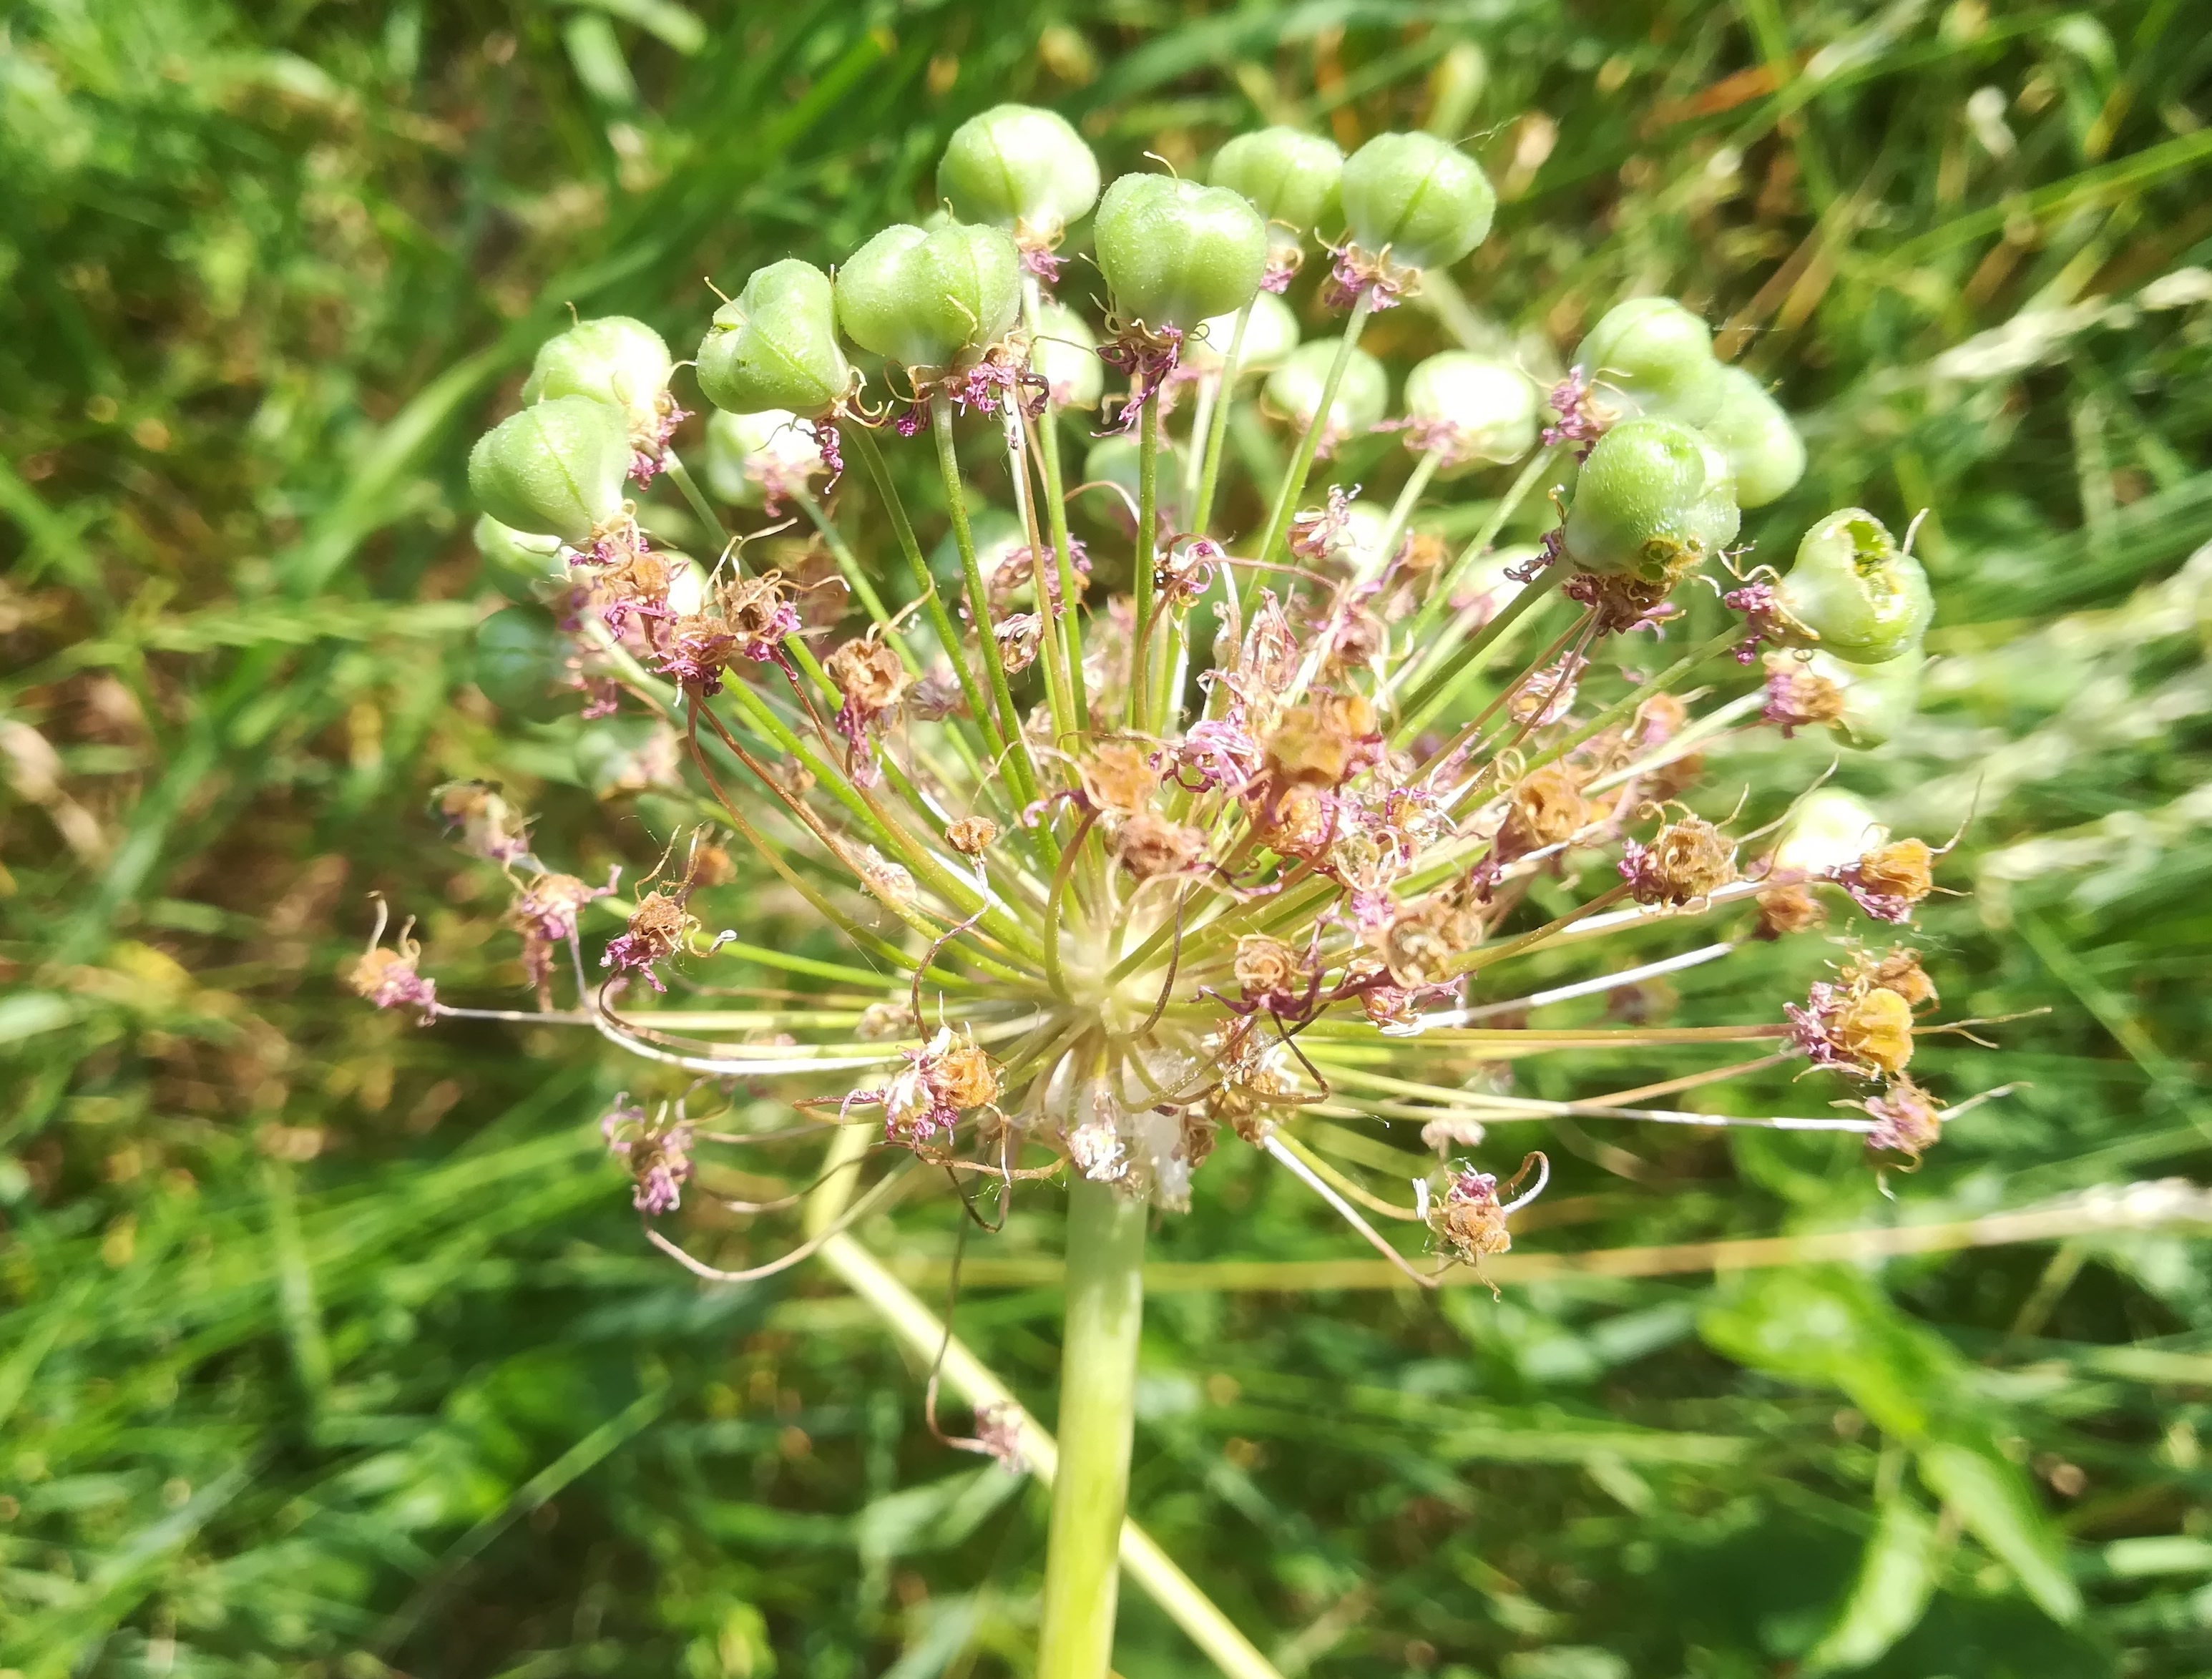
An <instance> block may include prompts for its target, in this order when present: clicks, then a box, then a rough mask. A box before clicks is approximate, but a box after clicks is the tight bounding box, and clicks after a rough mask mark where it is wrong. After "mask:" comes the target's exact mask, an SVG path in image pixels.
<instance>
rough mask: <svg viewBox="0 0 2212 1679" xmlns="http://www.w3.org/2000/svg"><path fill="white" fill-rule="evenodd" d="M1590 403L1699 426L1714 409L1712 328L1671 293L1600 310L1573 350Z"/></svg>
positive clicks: (1716, 380) (1617, 412)
mask: <svg viewBox="0 0 2212 1679" xmlns="http://www.w3.org/2000/svg"><path fill="white" fill-rule="evenodd" d="M1575 371H1576V373H1577V374H1580V375H1581V376H1582V377H1583V380H1585V381H1587V382H1588V384H1589V386H1590V388H1591V396H1592V400H1593V401H1594V402H1595V404H1596V405H1597V406H1598V407H1599V408H1601V409H1602V410H1605V411H1607V412H1609V413H1611V414H1613V415H1614V416H1616V417H1621V418H1629V417H1635V416H1639V415H1642V416H1648V417H1653V418H1658V419H1668V420H1680V421H1681V422H1682V423H1684V424H1685V425H1693V426H1695V425H1703V424H1704V423H1705V422H1706V421H1707V420H1710V419H1711V417H1713V411H1714V410H1716V409H1717V408H1718V407H1719V406H1720V400H1721V389H1722V381H1721V364H1720V363H1719V362H1717V361H1715V360H1714V359H1713V333H1712V329H1711V327H1709V326H1707V325H1705V322H1704V321H1703V320H1701V319H1699V318H1698V317H1697V316H1696V315H1694V314H1692V313H1691V312H1690V311H1689V310H1687V309H1686V308H1684V307H1682V306H1681V305H1680V303H1677V302H1676V301H1674V299H1673V298H1671V297H1632V298H1630V299H1629V300H1628V301H1626V302H1625V303H1616V304H1615V305H1614V306H1613V307H1612V308H1610V309H1608V310H1607V311H1606V312H1605V313H1604V315H1603V316H1602V317H1601V319H1599V321H1598V324H1597V325H1595V326H1593V327H1591V328H1590V330H1589V332H1588V333H1587V334H1586V335H1584V337H1583V341H1582V345H1581V347H1580V348H1579V349H1577V350H1576V351H1575Z"/></svg>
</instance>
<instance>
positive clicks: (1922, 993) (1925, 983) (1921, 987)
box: [1840, 945, 1940, 1013]
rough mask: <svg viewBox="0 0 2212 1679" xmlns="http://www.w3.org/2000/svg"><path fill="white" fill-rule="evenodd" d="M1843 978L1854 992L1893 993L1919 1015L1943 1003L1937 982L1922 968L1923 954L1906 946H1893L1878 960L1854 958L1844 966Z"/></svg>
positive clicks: (1863, 957)
mask: <svg viewBox="0 0 2212 1679" xmlns="http://www.w3.org/2000/svg"><path fill="white" fill-rule="evenodd" d="M1840 977H1841V978H1842V980H1843V982H1844V984H1846V985H1848V986H1850V987H1852V988H1854V989H1881V990H1884V991H1894V992H1895V993H1896V994H1897V995H1899V996H1900V997H1902V998H1904V999H1905V1006H1906V1007H1908V1008H1911V1009H1912V1010H1913V1011H1915V1012H1916V1013H1917V1012H1918V1011H1919V1010H1920V1009H1921V1008H1923V1007H1932V1006H1933V1005H1934V1004H1935V1003H1936V1002H1937V1001H1940V999H1939V998H1938V997H1937V995H1936V982H1935V981H1934V980H1932V979H1930V978H1929V976H1928V970H1926V969H1924V968H1923V967H1922V966H1921V965H1920V952H1918V951H1917V950H1914V949H1912V948H1911V946H1906V945H1895V946H1891V948H1890V950H1889V952H1888V953H1887V954H1886V955H1884V956H1881V957H1878V958H1869V957H1868V956H1866V955H1864V954H1862V955H1859V956H1857V957H1854V958H1852V959H1851V960H1850V962H1848V963H1847V964H1844V970H1843V973H1842V975H1841V976H1840Z"/></svg>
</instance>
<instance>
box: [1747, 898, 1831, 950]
mask: <svg viewBox="0 0 2212 1679" xmlns="http://www.w3.org/2000/svg"><path fill="white" fill-rule="evenodd" d="M1757 903H1758V904H1759V937H1760V938H1762V939H1784V938H1787V937H1789V936H1790V934H1793V933H1810V932H1811V931H1813V930H1814V928H1820V927H1825V926H1826V925H1827V922H1828V911H1827V909H1826V906H1825V905H1823V904H1822V903H1821V902H1820V899H1819V898H1817V897H1814V896H1813V894H1812V893H1810V892H1809V891H1806V890H1805V888H1804V887H1802V886H1800V885H1782V886H1769V887H1767V888H1766V889H1765V891H1762V892H1760V893H1759V897H1758V899H1757Z"/></svg>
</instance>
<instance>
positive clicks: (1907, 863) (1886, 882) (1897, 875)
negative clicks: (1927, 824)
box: [1831, 839, 1937, 922]
mask: <svg viewBox="0 0 2212 1679" xmlns="http://www.w3.org/2000/svg"><path fill="white" fill-rule="evenodd" d="M1936 855H1937V854H1936V851H1935V850H1934V849H1932V848H1931V847H1930V846H1929V844H1928V843H1927V842H1926V841H1925V840H1919V839H1901V840H1893V841H1891V842H1890V843H1888V844H1887V845H1878V846H1876V847H1875V848H1874V849H1872V850H1870V851H1869V852H1867V853H1866V854H1865V855H1863V856H1861V857H1860V858H1859V859H1858V860H1857V861H1856V862H1851V863H1846V864H1844V866H1843V867H1839V868H1838V869H1836V870H1835V871H1834V873H1832V876H1831V878H1832V879H1833V880H1834V881H1835V882H1836V884H1837V885H1839V886H1841V887H1842V888H1843V889H1844V891H1847V892H1849V893H1850V895H1851V901H1852V902H1853V903H1857V905H1858V906H1859V908H1860V909H1863V910H1864V911H1865V912H1866V913H1867V914H1868V915H1869V916H1873V917H1874V918H1875V920H1876V921H1884V922H1904V921H1909V920H1911V916H1912V911H1913V909H1915V908H1916V907H1917V905H1918V904H1919V903H1920V901H1921V900H1922V899H1923V898H1924V897H1927V896H1928V894H1929V892H1931V891H1935V889H1936V878H1935V867H1936Z"/></svg>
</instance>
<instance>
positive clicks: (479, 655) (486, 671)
mask: <svg viewBox="0 0 2212 1679" xmlns="http://www.w3.org/2000/svg"><path fill="white" fill-rule="evenodd" d="M474 675H475V677H476V684H477V687H478V688H480V689H482V690H483V697H485V698H486V699H488V700H489V701H490V702H491V703H493V704H494V705H495V706H497V707H498V708H499V709H501V711H504V712H506V713H507V715H509V716H513V717H520V718H522V719H524V720H525V721H528V722H532V723H544V722H550V721H552V720H553V719H554V718H556V717H557V716H559V715H561V714H562V712H564V711H566V710H567V709H568V707H569V702H570V700H571V699H572V698H573V695H572V694H571V693H570V691H569V690H568V686H567V683H568V643H567V642H565V641H563V640H562V636H561V632H560V631H559V630H556V628H555V627H554V624H553V616H552V614H551V613H550V612H548V611H544V609H543V608H540V607H537V606H507V607H504V608H502V609H501V610H500V611H496V612H494V613H493V614H492V615H491V616H490V617H488V618H486V619H485V620H484V621H483V623H482V624H478V625H477V642H476V666H475V671H474Z"/></svg>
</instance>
